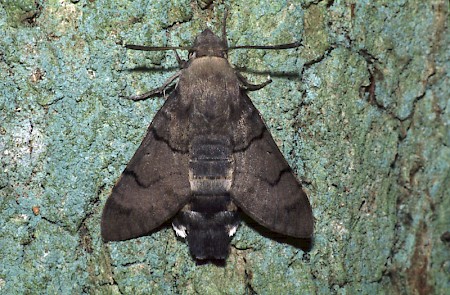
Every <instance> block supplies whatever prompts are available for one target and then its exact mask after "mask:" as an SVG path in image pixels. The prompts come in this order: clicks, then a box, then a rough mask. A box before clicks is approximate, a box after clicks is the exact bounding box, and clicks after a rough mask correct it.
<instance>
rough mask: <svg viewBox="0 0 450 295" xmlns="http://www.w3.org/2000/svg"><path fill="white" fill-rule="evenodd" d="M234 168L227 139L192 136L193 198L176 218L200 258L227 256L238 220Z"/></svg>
mask: <svg viewBox="0 0 450 295" xmlns="http://www.w3.org/2000/svg"><path fill="white" fill-rule="evenodd" d="M233 170H234V161H233V156H232V150H231V146H230V143H229V141H228V140H227V139H225V138H221V137H212V136H198V137H196V138H195V139H193V140H192V142H191V146H190V159H189V182H190V185H191V191H192V197H191V201H190V202H189V203H188V204H187V205H186V206H185V207H184V208H183V209H182V210H181V211H180V213H178V215H177V216H176V218H175V219H174V221H173V226H174V229H175V231H176V233H177V234H178V235H179V236H181V237H186V239H187V241H188V245H189V249H190V251H191V253H192V255H193V256H194V257H195V258H197V259H225V258H226V257H227V255H228V251H229V243H230V240H231V236H232V235H233V234H234V233H235V231H236V228H237V226H238V224H239V217H238V213H237V207H236V206H235V205H234V204H233V203H232V201H231V198H230V195H229V193H228V192H229V189H230V187H231V181H232V176H233Z"/></svg>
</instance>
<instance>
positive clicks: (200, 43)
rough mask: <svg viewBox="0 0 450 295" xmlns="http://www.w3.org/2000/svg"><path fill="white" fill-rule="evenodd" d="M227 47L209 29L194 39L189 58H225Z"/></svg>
mask: <svg viewBox="0 0 450 295" xmlns="http://www.w3.org/2000/svg"><path fill="white" fill-rule="evenodd" d="M227 50H228V48H227V45H226V44H225V43H224V41H223V40H222V39H220V38H219V37H217V35H216V34H214V33H213V32H212V31H211V30H210V29H206V30H204V31H203V32H201V33H200V35H198V36H197V37H196V38H195V41H194V45H192V47H191V48H190V49H189V58H196V57H201V56H217V57H223V58H226V57H227Z"/></svg>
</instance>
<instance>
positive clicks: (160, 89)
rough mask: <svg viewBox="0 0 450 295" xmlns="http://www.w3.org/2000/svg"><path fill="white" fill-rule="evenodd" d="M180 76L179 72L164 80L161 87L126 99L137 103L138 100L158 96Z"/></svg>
mask: <svg viewBox="0 0 450 295" xmlns="http://www.w3.org/2000/svg"><path fill="white" fill-rule="evenodd" d="M180 74H181V71H178V72H177V73H176V74H175V75H173V76H171V77H170V78H169V79H167V80H166V82H164V84H163V85H161V86H160V87H158V88H155V89H153V90H150V91H148V92H145V93H143V94H140V95H133V96H129V97H127V99H131V100H134V101H138V100H145V99H147V98H149V97H151V96H154V95H159V94H161V93H164V91H165V90H166V88H167V87H168V86H169V85H170V83H172V82H173V81H174V80H175V79H176V78H178V77H179V76H180Z"/></svg>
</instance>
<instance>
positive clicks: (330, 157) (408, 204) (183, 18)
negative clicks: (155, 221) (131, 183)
mask: <svg viewBox="0 0 450 295" xmlns="http://www.w3.org/2000/svg"><path fill="white" fill-rule="evenodd" d="M209 2H211V1H194V0H192V1H187V0H184V1H183V0H178V1H170V2H169V1H165V0H164V1H159V0H158V1H147V0H139V1H136V0H135V1H131V0H128V1H126V0H121V1H105V0H95V1H92V0H80V1H55V0H48V1H43V0H37V1H35V0H23V1H8V0H3V1H1V2H0V109H1V113H0V138H1V140H0V154H1V157H0V161H1V170H0V225H1V232H0V265H1V268H0V293H2V294H16V293H17V294H23V293H28V294H43V293H48V294H82V293H89V294H120V293H123V294H149V293H151V292H153V293H167V294H168V293H185V294H195V293H200V294H217V293H226V294H254V293H257V294H314V293H317V294H319V293H320V294H327V293H331V294H345V293H346V294H357V293H358V294H375V293H389V294H444V293H445V292H446V290H448V289H450V282H449V278H450V255H449V252H450V251H449V250H450V249H449V248H450V238H449V236H450V233H449V231H450V217H449V216H450V197H449V196H450V189H449V186H450V185H449V183H450V131H449V123H450V115H449V110H448V107H449V97H450V93H449V89H450V85H449V73H448V68H449V65H450V61H449V57H450V54H449V51H448V48H449V46H450V42H449V41H450V40H449V38H450V37H449V36H450V34H449V31H448V19H449V16H448V2H447V1H444V0H434V1H418V0H417V1H376V3H375V2H374V3H369V2H371V1H364V2H363V1H306V0H305V1H287V0H286V1H276V2H274V1H256V0H255V1H245V2H244V1H242V2H239V1H231V3H229V2H228V1H227V2H226V6H228V7H229V12H230V17H229V21H228V26H227V29H228V37H229V41H230V44H232V45H244V44H254V45H255V44H258V45H267V44H277V43H287V42H293V41H295V40H299V39H302V44H303V46H302V47H300V48H298V49H290V50H283V51H263V50H252V51H251V50H241V51H236V52H233V53H232V54H231V57H230V61H231V62H232V63H233V64H234V65H236V66H237V67H245V69H246V71H244V72H243V73H244V75H246V76H248V77H249V79H250V80H251V81H253V82H256V83H260V82H263V81H264V80H265V79H266V76H267V74H270V75H271V77H272V79H273V83H272V84H270V85H269V86H267V87H265V88H264V89H262V90H260V91H257V92H252V93H250V97H251V98H252V99H253V102H254V103H255V105H256V106H257V107H258V108H259V110H260V111H261V113H262V115H263V117H264V119H265V120H266V123H267V124H268V126H269V127H270V129H271V132H272V134H273V136H274V138H275V140H276V141H277V144H278V145H279V146H280V147H281V149H282V151H283V153H284V155H285V157H286V158H287V160H288V162H289V163H290V164H291V166H292V167H293V168H294V170H295V171H296V173H297V175H298V176H299V179H301V180H302V182H303V183H304V184H305V189H306V190H307V192H308V193H309V198H310V201H311V204H312V207H313V212H314V216H315V218H316V224H315V233H316V234H315V241H314V245H313V248H312V250H311V251H310V252H308V253H305V252H303V251H302V250H301V249H300V248H297V247H294V246H292V245H290V244H284V243H279V242H278V241H275V240H273V239H270V237H268V236H267V235H266V234H264V233H261V232H260V231H259V230H258V229H257V228H255V227H254V226H253V225H251V224H248V223H245V224H243V225H242V226H241V227H240V228H239V229H238V232H237V234H236V236H235V237H234V239H233V241H232V249H231V254H230V257H229V259H228V261H227V263H226V265H225V267H218V266H215V265H211V264H209V265H202V266H197V265H196V264H195V262H194V261H193V260H192V259H191V257H190V256H189V252H188V248H187V246H186V244H184V243H183V242H182V241H179V240H177V239H176V238H175V235H174V233H173V231H172V229H170V228H162V229H161V230H160V231H157V232H155V233H153V234H152V235H151V236H146V237H142V238H139V239H135V240H130V241H125V242H117V243H109V244H104V243H103V242H102V241H101V239H100V214H101V210H102V208H103V206H104V203H105V201H106V198H107V196H108V195H109V193H110V191H111V188H112V186H113V185H114V182H115V181H116V180H117V178H118V176H119V175H120V173H121V172H122V170H123V168H124V167H125V165H126V164H127V162H128V161H129V160H130V158H131V156H132V155H133V153H134V151H135V150H136V148H137V147H138V145H139V143H140V141H141V140H142V138H143V136H144V133H145V131H146V128H147V126H148V124H149V122H150V121H151V119H152V118H153V116H154V114H155V112H156V111H157V110H158V108H159V107H160V106H161V105H162V103H163V100H164V99H163V98H155V99H150V100H148V101H145V102H132V101H128V100H125V99H123V98H121V97H123V96H128V95H132V94H137V93H143V92H145V91H148V90H150V89H152V88H154V87H157V86H159V85H161V84H162V83H163V82H164V80H165V79H166V78H167V77H169V76H171V75H172V74H173V73H174V71H175V70H176V67H177V63H176V60H175V58H174V55H173V53H172V52H154V53H144V52H132V51H126V50H125V49H124V48H123V47H122V46H121V44H122V42H125V43H134V44H146V45H156V46H164V45H175V46H177V45H183V46H184V45H189V44H190V43H191V42H192V40H193V38H194V37H195V36H196V35H197V34H198V33H199V32H201V30H202V29H204V28H205V27H210V28H211V29H212V30H214V31H215V32H217V33H220V30H221V29H220V24H221V18H222V15H223V8H224V5H223V4H220V3H219V4H217V3H212V4H209ZM184 56H185V55H184Z"/></svg>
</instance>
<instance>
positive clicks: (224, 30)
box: [222, 8, 228, 49]
mask: <svg viewBox="0 0 450 295" xmlns="http://www.w3.org/2000/svg"><path fill="white" fill-rule="evenodd" d="M227 17H228V8H225V11H224V14H223V21H222V42H223V44H225V48H227V49H228V38H227Z"/></svg>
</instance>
